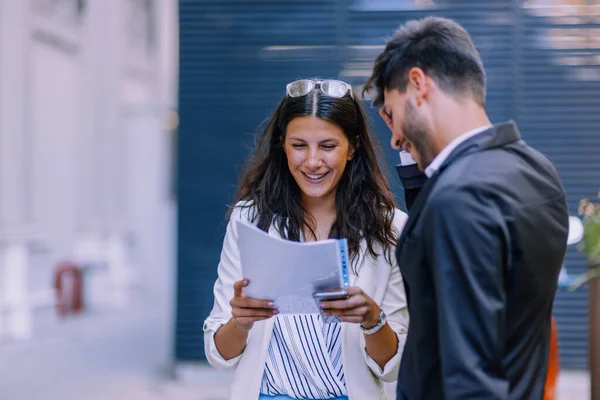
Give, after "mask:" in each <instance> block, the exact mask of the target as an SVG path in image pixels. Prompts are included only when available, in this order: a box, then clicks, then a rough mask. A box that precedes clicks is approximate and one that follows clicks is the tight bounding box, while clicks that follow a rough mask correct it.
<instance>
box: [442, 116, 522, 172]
mask: <svg viewBox="0 0 600 400" xmlns="http://www.w3.org/2000/svg"><path fill="white" fill-rule="evenodd" d="M517 140H521V135H520V134H519V130H518V129H517V126H516V125H515V123H514V121H508V122H505V123H502V124H499V125H495V126H492V127H490V128H488V129H486V130H485V131H483V132H481V133H480V134H478V135H475V136H472V137H470V138H469V139H467V140H465V141H464V142H463V143H461V144H460V145H458V146H457V147H456V148H455V149H454V150H453V151H452V152H451V153H450V155H449V156H448V157H447V158H446V160H445V161H444V162H443V163H442V165H441V166H440V168H439V170H438V171H439V172H441V170H443V169H444V168H446V167H448V165H450V164H452V163H453V162H454V161H456V160H457V159H459V158H462V157H464V156H466V155H468V154H473V153H477V152H480V151H484V150H488V149H492V148H494V147H500V146H504V145H506V144H509V143H512V142H516V141H517Z"/></svg>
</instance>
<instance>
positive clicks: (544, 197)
mask: <svg viewBox="0 0 600 400" xmlns="http://www.w3.org/2000/svg"><path fill="white" fill-rule="evenodd" d="M567 229H568V211H567V206H566V201H565V193H564V189H563V187H562V185H561V182H560V180H559V178H558V175H557V173H556V170H555V168H554V167H553V166H552V164H551V163H550V161H548V160H547V159H546V158H545V157H544V156H542V155H541V154H540V153H538V152H537V151H535V150H533V149H532V148H530V147H529V146H527V144H526V143H525V142H524V141H523V140H521V138H520V136H519V133H518V131H517V129H516V126H515V125H514V123H512V122H509V123H505V124H501V125H498V126H495V127H493V128H491V129H489V130H487V131H485V132H483V133H480V134H478V135H476V136H474V137H472V138H470V139H469V140H467V141H465V142H463V143H462V144H461V145H459V146H458V147H457V148H456V149H455V150H454V151H453V152H452V153H451V154H450V156H449V157H448V158H447V159H446V161H445V162H444V163H443V164H442V165H441V167H440V169H439V170H438V171H437V172H436V173H434V175H433V176H432V177H431V178H430V179H429V180H427V182H426V183H425V185H424V186H423V189H422V190H421V191H420V193H419V194H418V196H417V198H416V200H415V203H414V204H413V205H412V207H411V208H410V210H409V219H408V221H407V223H406V226H405V228H404V230H403V232H402V236H401V237H400V239H399V242H398V247H397V250H396V256H397V258H398V262H399V265H400V268H401V270H402V275H403V278H404V285H405V289H406V294H407V299H408V309H409V313H410V327H409V331H408V336H407V340H406V344H405V346H404V352H403V356H402V362H401V366H400V373H399V377H398V388H397V398H398V399H402V400H404V399H407V400H408V399H410V400H427V399H526V400H530V399H542V398H543V391H544V383H545V378H546V365H547V355H548V346H549V340H550V318H551V311H552V302H553V299H554V294H555V290H556V286H557V280H558V274H559V271H560V268H561V264H562V262H563V258H564V255H565V251H566V240H567Z"/></svg>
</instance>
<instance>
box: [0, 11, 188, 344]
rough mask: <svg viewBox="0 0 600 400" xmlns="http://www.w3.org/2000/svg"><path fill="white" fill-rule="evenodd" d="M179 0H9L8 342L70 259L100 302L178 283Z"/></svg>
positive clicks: (29, 327) (92, 303) (22, 333)
mask: <svg viewBox="0 0 600 400" xmlns="http://www.w3.org/2000/svg"><path fill="white" fill-rule="evenodd" d="M176 3H177V2H176V1H175V0H154V1H152V0H148V1H145V0H88V1H86V2H83V4H84V5H85V7H84V9H83V12H79V9H78V4H79V2H78V1H77V0H63V1H62V2H56V1H52V0H0V340H2V338H3V337H5V338H6V337H16V338H28V337H31V336H32V335H34V334H37V333H36V332H37V331H36V321H37V320H38V318H42V317H41V315H42V314H44V313H46V314H48V313H49V312H53V310H52V308H51V307H52V306H53V304H54V295H55V294H54V291H53V287H52V279H53V274H54V270H55V268H56V265H57V263H59V262H60V261H63V260H71V261H75V262H76V263H78V264H79V265H85V266H89V270H88V271H87V272H86V274H85V283H86V286H85V290H86V299H87V300H89V302H88V306H89V307H90V308H93V307H102V306H110V307H113V306H117V307H123V306H126V304H127V301H128V300H129V297H130V296H131V293H132V291H133V290H134V288H138V289H142V290H146V291H148V290H149V291H160V292H161V293H165V290H164V285H168V284H170V283H169V280H168V279H157V276H163V277H166V278H168V277H169V276H170V272H169V271H170V270H172V267H173V264H172V261H171V260H172V256H171V251H172V250H171V249H172V244H171V241H172V240H173V235H172V233H171V230H170V229H171V228H170V218H171V213H172V210H171V209H172V199H171V193H170V182H169V180H170V178H171V176H170V168H171V167H170V157H171V148H170V146H171V138H170V135H172V133H171V132H169V127H168V126H167V123H166V122H167V120H168V116H169V109H171V108H174V105H175V100H174V99H175V94H174V89H173V88H174V87H175V86H174V84H175V79H174V76H175V70H176V67H175V59H176V46H175V41H176V9H175V8H176ZM146 4H150V5H151V7H152V8H151V11H150V12H148V13H147V12H145V10H146V8H145V6H146ZM161 274H162V275H161ZM38 316H39V317H38ZM40 334H43V333H40Z"/></svg>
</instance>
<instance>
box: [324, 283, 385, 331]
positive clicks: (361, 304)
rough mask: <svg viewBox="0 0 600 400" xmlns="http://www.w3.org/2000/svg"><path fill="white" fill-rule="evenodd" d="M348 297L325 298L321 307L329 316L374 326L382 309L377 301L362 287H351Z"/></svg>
mask: <svg viewBox="0 0 600 400" xmlns="http://www.w3.org/2000/svg"><path fill="white" fill-rule="evenodd" d="M347 292H348V298H346V299H341V300H323V301H322V302H321V304H320V307H321V308H322V309H323V313H324V314H325V315H327V316H336V317H338V318H339V319H340V320H342V321H343V322H352V323H356V324H362V325H363V326H364V327H370V326H374V325H375V324H376V323H377V319H378V317H379V311H380V310H381V309H380V308H379V306H378V305H377V303H375V301H374V300H373V299H371V298H370V297H369V296H367V294H366V293H364V292H363V291H362V289H361V288H359V287H357V286H352V287H349V288H348V290H347Z"/></svg>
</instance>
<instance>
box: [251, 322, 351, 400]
mask: <svg viewBox="0 0 600 400" xmlns="http://www.w3.org/2000/svg"><path fill="white" fill-rule="evenodd" d="M341 330H342V327H341V324H339V323H334V324H323V322H322V319H321V316H320V315H319V314H293V315H292V314H284V315H278V316H276V317H275V324H274V326H273V335H272V336H271V341H270V343H269V351H268V353H267V361H266V363H265V372H264V375H263V379H262V384H261V388H260V392H261V393H262V394H266V395H286V396H289V397H292V398H295V399H330V398H336V397H340V396H347V395H348V393H347V390H346V381H345V378H344V368H343V365H342V337H341Z"/></svg>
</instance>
